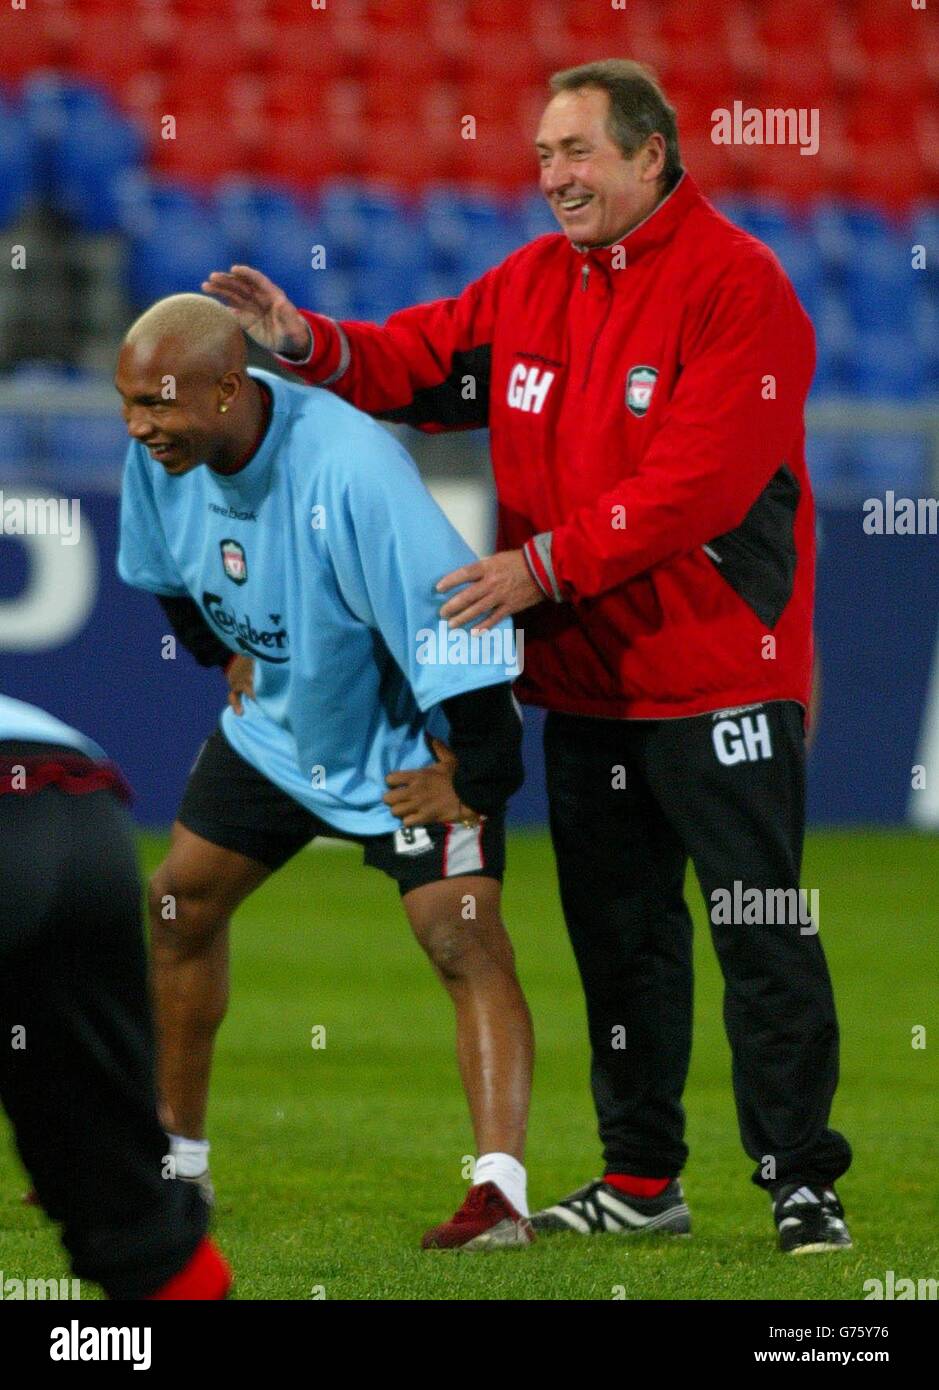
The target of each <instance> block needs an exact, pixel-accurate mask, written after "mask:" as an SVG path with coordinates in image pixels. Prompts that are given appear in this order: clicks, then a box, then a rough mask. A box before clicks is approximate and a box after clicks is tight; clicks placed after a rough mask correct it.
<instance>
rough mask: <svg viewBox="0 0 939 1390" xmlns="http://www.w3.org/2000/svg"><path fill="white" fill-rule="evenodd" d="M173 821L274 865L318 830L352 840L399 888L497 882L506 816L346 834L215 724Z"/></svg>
mask: <svg viewBox="0 0 939 1390" xmlns="http://www.w3.org/2000/svg"><path fill="white" fill-rule="evenodd" d="M177 819H178V820H179V821H180V823H181V824H182V825H184V826H185V827H186V829H187V830H191V831H192V832H193V834H194V835H201V836H202V838H203V839H204V840H209V841H210V842H211V843H212V844H213V845H219V846H221V848H222V849H230V850H232V851H234V853H236V854H244V855H246V856H247V857H248V858H249V859H256V860H258V861H259V862H260V863H261V864H264V865H266V867H267V868H269V869H270V870H272V871H276V870H277V869H279V868H280V867H281V866H282V865H283V864H286V862H287V860H288V859H291V858H293V856H294V855H295V854H296V853H297V851H298V850H300V849H302V848H303V846H304V845H308V844H309V843H310V842H311V841H312V840H315V839H316V838H317V836H322V837H325V838H329V839H334V840H352V841H354V842H355V843H356V844H359V845H362V847H363V848H364V850H365V856H364V863H365V864H367V865H368V866H369V867H370V868H373V869H381V870H382V872H383V873H386V874H387V875H388V876H389V878H393V879H394V880H395V882H396V883H397V885H398V890H399V892H400V893H402V894H404V893H410V892H411V890H412V889H413V888H422V887H423V886H424V884H425V883H436V882H437V881H438V880H439V879H445V878H457V877H459V876H461V875H465V874H474V875H478V876H480V877H482V878H494V879H497V880H498V881H499V882H501V881H502V875H503V873H504V872H505V817H504V815H498V816H487V817H485V819H484V820H483V821H482V822H481V824H480V825H479V826H476V827H474V828H470V827H468V826H465V825H462V824H461V823H460V822H455V823H452V824H449V823H448V824H437V825H427V826H413V827H409V828H407V829H404V828H402V829H401V830H395V831H392V832H391V833H390V834H387V835H350V834H349V833H348V832H346V831H343V830H337V829H336V827H335V826H332V825H329V824H327V822H326V821H324V820H321V819H320V817H319V816H316V815H314V814H313V812H312V811H308V810H307V809H306V807H304V806H301V805H300V803H299V801H295V800H294V799H293V797H292V796H288V795H287V793H286V792H284V791H281V789H280V787H278V786H275V784H274V783H273V782H271V781H269V780H268V778H267V777H265V776H263V775H262V774H261V773H260V772H258V771H257V769H256V768H254V767H252V766H251V764H250V763H249V762H246V761H245V759H244V758H243V757H242V756H241V755H240V753H236V752H235V750H234V748H232V746H231V744H230V743H229V742H228V740H227V739H226V738H225V735H224V734H223V733H222V731H221V729H215V730H214V732H213V733H212V734H211V735H210V736H209V738H208V739H206V741H205V743H204V744H203V745H202V750H201V752H200V753H199V756H198V758H197V759H196V762H195V766H194V767H193V769H192V772H191V773H190V774H189V781H188V782H187V784H186V790H185V792H184V793H183V800H182V804H181V806H180V808H179V814H178V817H177Z"/></svg>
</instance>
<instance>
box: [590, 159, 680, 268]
mask: <svg viewBox="0 0 939 1390" xmlns="http://www.w3.org/2000/svg"><path fill="white" fill-rule="evenodd" d="M700 202H701V194H700V193H699V191H698V187H697V185H696V184H695V182H694V180H693V179H692V177H691V175H690V174H682V176H681V178H680V179H679V180H678V182H677V183H676V185H675V187H674V188H673V189H672V191H671V193H666V195H665V197H664V198H663V199H662V201H661V202H660V203H657V204H656V206H655V207H654V208H653V209H652V211H651V212H650V213H649V215H648V217H644V218H643V220H642V221H641V222H640V223H638V225H637V226H635V227H633V229H632V231H630V232H627V233H626V235H625V236H621V237H620V239H619V240H618V241H616V242H614V243H613V244H612V246H586V247H585V246H573V250H574V251H575V252H576V253H577V255H578V256H580V257H582V258H583V260H584V263H585V264H586V262H588V261H589V262H592V263H594V264H595V265H601V266H603V267H604V269H606V270H612V269H613V268H614V267H613V257H614V253H616V252H617V251H618V252H619V255H618V256H617V264H616V268H617V269H619V270H622V269H623V268H624V266H623V264H622V254H623V252H624V251H625V253H626V265H627V266H629V265H632V264H633V262H634V261H637V260H638V259H639V258H640V256H644V255H645V254H646V253H647V252H648V251H654V250H656V249H657V248H658V247H660V246H663V245H664V244H665V242H667V241H670V240H671V238H672V237H673V236H674V235H675V232H676V231H677V230H678V228H679V226H680V225H681V223H682V222H683V221H684V219H685V217H686V216H687V214H688V212H689V211H690V210H691V208H692V207H694V205H695V204H696V203H700Z"/></svg>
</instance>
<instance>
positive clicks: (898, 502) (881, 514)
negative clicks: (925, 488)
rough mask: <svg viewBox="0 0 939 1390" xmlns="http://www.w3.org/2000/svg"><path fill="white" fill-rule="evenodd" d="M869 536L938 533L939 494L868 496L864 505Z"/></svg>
mask: <svg viewBox="0 0 939 1390" xmlns="http://www.w3.org/2000/svg"><path fill="white" fill-rule="evenodd" d="M861 510H862V511H863V512H864V520H863V522H862V523H861V524H862V527H863V529H864V533H865V535H868V536H935V535H937V534H939V497H898V496H897V495H896V493H895V492H893V491H890V490H888V491H887V492H885V493H884V495H883V498H880V497H868V498H867V499H866V501H865V502H864V505H863V507H862V509H861Z"/></svg>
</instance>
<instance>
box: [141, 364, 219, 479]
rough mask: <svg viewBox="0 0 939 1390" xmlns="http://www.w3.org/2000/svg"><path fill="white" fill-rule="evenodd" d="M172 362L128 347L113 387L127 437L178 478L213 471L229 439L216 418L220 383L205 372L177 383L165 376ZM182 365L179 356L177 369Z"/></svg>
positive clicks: (188, 376) (192, 374) (170, 377)
mask: <svg viewBox="0 0 939 1390" xmlns="http://www.w3.org/2000/svg"><path fill="white" fill-rule="evenodd" d="M161 358H163V360H162V361H161ZM168 360H172V359H167V358H166V357H165V355H164V354H162V353H147V352H141V351H138V350H137V349H136V348H135V347H132V346H127V345H125V347H124V348H123V349H122V351H121V355H120V357H119V359H118V365H117V372H116V373H115V377H114V384H115V386H116V388H117V390H118V392H119V393H120V396H121V400H122V402H123V405H122V414H123V416H124V421H125V423H126V425H127V433H128V434H129V435H130V437H131V439H136V440H137V441H138V442H139V443H140V444H142V445H143V446H144V448H145V449H147V450H148V451H149V454H150V457H151V458H152V459H154V461H155V462H157V463H159V464H161V465H162V467H163V468H165V469H166V472H167V473H169V474H170V475H171V476H172V477H174V478H176V477H181V476H182V475H183V474H184V473H189V472H190V471H191V470H192V469H193V468H197V467H198V465H199V464H200V463H208V464H209V465H210V466H211V465H212V463H213V461H214V460H216V459H217V458H218V457H219V455H220V454H221V453H222V452H223V450H224V446H225V434H224V429H223V427H222V422H221V421H220V419H219V413H218V409H219V407H218V401H219V396H220V383H219V382H218V381H213V380H212V379H211V377H210V376H209V375H208V374H203V373H187V374H186V375H185V376H182V375H181V376H180V377H178V378H177V377H175V376H173V375H172V374H170V373H169V372H167V370H166V367H167V362H168ZM178 363H179V357H178V356H177V357H176V358H175V361H174V363H173V364H174V365H178Z"/></svg>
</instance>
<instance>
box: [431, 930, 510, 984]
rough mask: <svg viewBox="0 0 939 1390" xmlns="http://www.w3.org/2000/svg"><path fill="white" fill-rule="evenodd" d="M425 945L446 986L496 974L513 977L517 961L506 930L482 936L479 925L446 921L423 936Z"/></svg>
mask: <svg viewBox="0 0 939 1390" xmlns="http://www.w3.org/2000/svg"><path fill="white" fill-rule="evenodd" d="M420 940H421V945H422V946H423V948H424V950H425V951H426V952H427V955H428V956H429V958H430V961H431V963H432V964H433V966H434V968H435V969H436V970H437V972H438V974H439V975H440V977H441V979H442V980H443V981H444V983H445V984H446V985H456V984H461V983H467V982H469V981H473V980H475V979H478V978H480V977H482V976H485V975H488V974H492V973H493V972H498V973H503V974H508V975H513V976H514V972H515V961H514V955H513V952H512V946H511V943H510V942H509V938H508V935H507V934H506V932H505V931H504V929H500V931H499V933H498V934H497V936H496V934H494V933H493V932H491V931H490V932H486V933H482V932H480V930H479V928H478V926H477V924H476V923H475V922H464V921H462V920H460V921H449V920H444V921H440V922H436V923H434V925H433V926H431V927H429V928H428V929H427V930H425V931H424V932H422V933H421V937H420Z"/></svg>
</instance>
